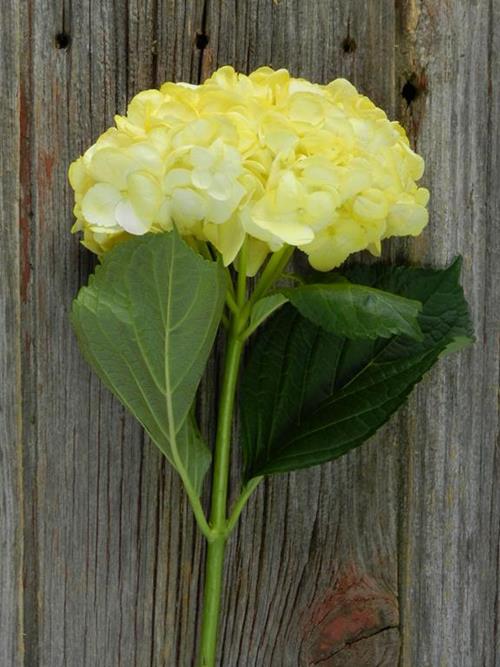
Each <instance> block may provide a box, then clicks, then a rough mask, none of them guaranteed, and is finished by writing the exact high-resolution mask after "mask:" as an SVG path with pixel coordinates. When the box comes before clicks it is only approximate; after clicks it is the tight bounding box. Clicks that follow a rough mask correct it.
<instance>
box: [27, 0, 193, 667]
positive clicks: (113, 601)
mask: <svg viewBox="0 0 500 667" xmlns="http://www.w3.org/2000/svg"><path fill="white" fill-rule="evenodd" d="M24 12H25V16H24V20H23V25H24V26H26V27H25V30H26V32H28V34H27V35H26V37H27V39H26V41H25V43H26V44H28V45H30V48H31V49H32V50H31V52H29V51H28V52H24V53H23V63H24V67H25V68H26V69H27V70H28V72H27V76H26V84H25V85H26V93H27V96H28V99H29V100H34V103H33V104H28V105H27V112H28V120H27V128H26V133H27V135H28V140H27V141H26V143H27V146H26V149H27V151H28V152H27V155H28V157H29V163H30V171H29V172H28V173H27V174H26V175H25V178H24V181H23V184H22V185H23V188H24V189H26V191H27V192H29V193H30V196H31V200H32V208H33V214H34V215H33V218H32V220H31V228H30V232H31V240H30V246H29V247H30V253H31V256H30V260H31V263H32V265H33V270H32V275H31V281H30V286H29V290H28V294H27V305H26V311H27V312H26V326H27V327H28V326H29V327H30V331H29V334H30V336H31V350H32V352H31V353H30V354H27V355H25V357H24V360H23V363H24V377H25V380H26V382H25V389H24V399H25V401H24V403H25V406H26V408H27V409H26V415H25V422H26V427H27V429H28V431H27V434H26V437H27V443H28V448H27V453H26V459H27V460H26V467H25V471H26V473H25V489H26V494H27V502H26V516H25V521H26V538H25V539H26V544H27V545H28V547H29V555H27V558H26V573H25V576H26V577H27V580H28V582H29V584H30V585H29V587H28V590H27V591H26V594H25V616H26V620H27V623H28V625H29V628H30V632H29V633H28V634H27V636H26V638H25V664H26V665H28V664H29V665H36V664H40V665H50V666H51V667H52V666H54V667H57V665H61V666H62V665H72V666H75V667H77V666H78V665H89V666H90V665H93V666H94V665H98V664H105V665H119V664H126V665H132V664H137V665H144V664H188V660H189V658H186V655H188V654H189V653H190V652H191V651H192V645H193V643H194V639H193V637H194V630H195V617H196V613H197V603H196V596H195V595H192V592H193V590H194V591H196V590H197V588H198V585H197V583H198V582H197V580H196V578H195V579H194V581H193V582H191V581H190V577H189V568H190V567H194V568H195V571H196V572H197V571H198V570H199V562H200V548H201V540H200V539H199V538H198V536H197V535H195V532H194V528H193V521H192V518H191V516H190V514H189V513H188V511H187V503H186V501H185V498H184V495H183V493H182V491H181V488H180V485H179V482H178V481H177V479H176V477H175V476H174V475H173V474H172V473H171V471H170V470H167V469H165V466H164V463H163V462H162V460H161V457H160V456H159V454H158V453H157V452H156V450H155V449H154V448H153V447H152V446H151V445H150V444H149V443H147V444H146V445H144V436H143V434H142V432H141V430H140V429H139V427H138V426H137V425H136V424H135V423H134V422H133V420H132V419H131V418H129V417H128V416H125V415H124V412H123V410H122V408H121V407H120V406H119V405H118V404H117V402H116V401H114V400H113V399H112V398H111V397H110V395H109V394H108V393H107V392H106V391H105V390H104V389H103V388H102V387H101V386H100V384H99V382H98V381H97V380H96V379H95V378H94V377H93V376H92V374H91V372H90V370H89V369H88V367H87V366H86V365H85V363H84V362H83V360H82V359H81V358H80V355H79V352H78V350H77V347H76V344H75V340H74V337H73V334H72V332H71V329H70V326H69V320H68V310H69V307H70V302H71V299H72V297H73V296H74V295H75V294H76V291H77V288H78V287H79V285H80V284H82V283H83V282H85V281H86V278H87V275H88V273H89V270H90V269H91V267H92V265H93V260H92V259H91V258H90V256H89V254H88V252H87V251H85V250H84V249H83V248H81V247H80V246H79V244H78V241H77V239H76V237H71V236H70V235H69V229H70V226H71V224H72V214H71V209H72V195H71V193H70V188H69V185H68V184H67V179H66V170H67V167H68V165H69V162H70V161H71V160H72V159H74V158H75V157H76V156H77V155H78V154H79V153H80V152H81V151H82V150H83V149H84V148H86V147H87V146H88V145H90V144H91V143H92V142H93V141H94V140H95V138H96V137H97V136H98V134H100V133H101V132H102V131H103V130H104V129H106V128H107V127H108V126H109V125H110V124H111V123H112V118H113V115H114V114H115V113H116V112H117V111H122V112H123V111H124V110H125V107H126V103H127V100H128V99H129V98H130V97H131V96H132V95H133V94H134V93H135V92H137V91H138V90H140V89H142V88H145V87H148V86H152V85H155V84H156V83H159V81H160V80H163V79H166V78H169V79H171V78H173V77H178V78H182V79H185V80H190V79H192V77H193V76H194V77H195V78H196V77H197V72H198V67H199V53H198V51H197V49H196V47H195V45H194V37H195V32H196V29H197V26H198V24H199V23H200V22H201V13H200V12H201V8H200V5H199V3H196V2H184V1H179V2H176V3H173V2H163V3H161V2H160V3H157V2H150V3H142V2H117V3H101V2H86V3H69V2H48V1H46V0H37V1H36V2H33V3H29V5H28V6H25V7H24ZM160 67H161V68H162V69H163V71H162V72H161V73H160ZM191 563H193V565H191ZM167 638H168V641H167Z"/></svg>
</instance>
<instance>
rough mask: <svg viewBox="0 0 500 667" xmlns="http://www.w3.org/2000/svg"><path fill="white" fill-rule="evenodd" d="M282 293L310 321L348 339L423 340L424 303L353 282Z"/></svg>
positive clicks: (296, 289) (291, 289) (305, 286)
mask: <svg viewBox="0 0 500 667" xmlns="http://www.w3.org/2000/svg"><path fill="white" fill-rule="evenodd" d="M282 293H283V294H284V295H285V296H287V297H288V299H289V300H290V302H291V303H292V304H293V305H294V306H295V307H296V308H297V310H299V312H300V313H301V314H302V315H303V316H304V317H307V319H309V320H311V322H314V324H317V325H318V326H320V327H322V328H323V329H325V330H326V331H331V332H332V333H336V334H337V335H338V336H346V337H347V338H379V337H383V338H388V337H390V336H393V335H394V334H406V335H407V336H410V337H411V338H415V339H417V340H422V332H421V331H420V327H419V324H418V320H417V316H418V313H419V311H420V310H421V307H422V304H421V303H420V302H419V301H415V300H413V299H406V298H404V297H401V296H398V295H397V294H392V293H391V292H385V291H383V290H380V289H376V288H374V287H367V286H366V285H353V284H351V283H349V282H336V283H334V284H325V283H321V284H316V285H303V286H301V287H295V288H285V289H283V290H282Z"/></svg>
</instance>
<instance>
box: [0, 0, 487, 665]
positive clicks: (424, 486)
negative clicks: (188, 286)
mask: <svg viewBox="0 0 500 667" xmlns="http://www.w3.org/2000/svg"><path fill="white" fill-rule="evenodd" d="M0 20H1V25H0V31H1V35H0V53H1V73H0V91H1V99H2V105H1V109H0V117H1V120H2V131H1V135H0V149H1V152H0V165H1V176H2V183H1V188H0V210H1V214H2V239H1V245H0V292H1V297H0V306H1V308H0V357H1V377H0V380H1V382H0V397H1V398H0V420H1V427H0V466H1V469H0V474H1V488H0V516H1V534H0V548H1V565H0V594H1V600H0V604H1V608H0V638H1V639H0V665H2V667H18V666H20V665H23V666H24V667H37V666H41V667H59V666H60V667H63V666H64V667H79V666H80V665H81V666H86V667H117V666H123V667H146V666H152V667H159V666H166V667H179V666H180V667H188V666H190V665H191V664H192V660H193V644H194V637H195V636H196V628H197V625H198V624H199V618H200V617H199V602H200V589H201V580H200V561H201V558H202V556H203V550H204V546H203V543H202V540H201V539H200V537H199V536H198V535H197V533H196V531H195V528H194V526H193V520H192V518H191V515H190V512H189V511H188V508H187V503H186V500H185V498H184V496H183V493H182V491H181V489H180V486H179V482H178V480H177V478H176V477H175V475H173V474H172V473H171V471H170V470H169V469H168V468H167V467H166V466H165V465H164V463H163V462H162V460H161V458H160V455H159V454H158V453H157V451H156V450H155V449H154V448H153V446H151V445H150V444H149V443H145V442H144V437H143V435H142V433H141V430H140V428H138V426H137V425H136V424H135V423H134V422H133V420H132V419H131V418H129V417H128V416H127V415H125V414H124V411H123V410H122V408H121V407H120V406H119V405H118V404H117V402H116V401H115V400H113V399H112V398H111V396H110V395H109V394H108V393H107V391H105V390H104V389H103V388H102V387H101V386H100V384H99V382H98V381H97V380H96V378H95V377H93V376H92V375H91V372H90V370H89V368H88V367H87V366H86V365H85V364H84V362H83V361H82V359H81V358H80V355H79V353H78V351H77V348H76V344H75V340H74V338H73V335H72V332H71V330H70V326H69V322H68V309H69V306H70V302H71V299H72V297H73V296H74V295H75V293H76V291H77V289H78V287H79V286H80V285H81V284H82V283H83V282H84V281H85V280H86V277H87V275H88V272H89V270H90V269H91V267H92V261H93V260H92V259H91V258H90V257H89V255H88V253H87V252H86V251H85V250H84V249H82V248H81V247H80V246H79V244H78V240H77V239H76V238H75V237H72V236H70V234H69V228H70V226H71V224H72V214H71V209H72V201H71V192H70V188H69V186H68V183H67V180H66V170H67V167H68V164H69V162H70V161H71V160H72V159H73V158H75V156H77V155H78V154H79V153H80V152H82V150H83V149H84V148H85V147H87V146H88V145H89V144H90V143H91V142H93V141H94V140H95V139H96V137H97V136H98V134H99V133H100V132H102V131H103V130H104V129H105V128H106V127H107V126H109V125H110V123H111V122H112V118H113V114H114V113H116V112H123V111H124V109H125V106H126V103H127V100H128V99H129V98H130V97H131V96H132V95H133V94H135V93H136V92H137V91H139V90H141V89H143V88H147V87H152V86H156V85H158V84H160V83H161V82H163V81H164V80H167V79H173V80H186V81H191V82H199V81H200V80H202V79H203V78H204V77H205V76H207V75H208V74H210V73H211V71H212V70H213V69H214V68H215V67H216V66H218V65H221V64H226V63H230V64H233V65H234V66H235V67H236V68H238V69H240V70H243V71H247V70H251V69H253V68H255V67H257V66H259V65H262V64H270V65H273V66H274V67H281V66H285V67H288V68H289V69H290V70H291V72H292V73H293V74H295V75H299V74H300V75H304V76H306V77H311V78H313V79H315V80H318V81H327V80H330V79H332V78H335V77H338V76H346V77H348V78H349V79H351V80H352V81H353V82H354V83H355V84H356V85H357V86H358V87H359V88H360V89H361V90H362V91H363V92H365V93H366V94H368V95H370V96H371V97H372V98H373V99H374V100H375V101H376V102H377V103H378V104H379V105H381V106H383V107H384V108H385V109H386V110H387V111H388V113H389V114H390V115H391V116H392V117H395V118H399V119H400V120H401V121H402V122H403V124H404V125H405V127H406V128H407V130H408V131H409V134H410V136H411V140H412V142H413V144H414V145H415V146H416V147H417V149H418V150H419V151H420V152H421V153H422V154H423V155H424V156H425V158H426V161H427V171H426V175H425V182H426V184H427V185H429V186H430V187H431V189H432V200H431V202H432V203H431V210H432V217H431V224H430V226H429V228H428V229H427V231H426V232H425V233H424V235H423V236H422V237H421V238H419V239H418V240H412V241H411V242H401V241H400V242H394V243H392V244H388V245H387V248H386V253H387V255H388V256H390V257H392V258H394V259H409V260H411V261H419V262H424V263H432V264H434V265H437V266H442V265H444V264H445V263H446V262H448V261H449V260H450V259H451V258H452V257H453V256H454V255H455V254H457V253H462V254H463V256H464V260H465V261H464V277H463V280H464V285H465V289H466V293H467V296H468V298H469V299H470V301H471V303H472V310H473V317H474V322H475V328H476V334H477V344H476V345H475V346H474V347H473V348H472V349H469V350H467V351H465V352H462V353H461V354H459V355H455V356H453V357H450V358H449V359H447V360H446V361H445V362H442V363H440V364H439V365H438V367H437V368H436V369H435V370H434V371H433V372H432V373H431V374H430V375H429V376H428V377H427V378H426V380H425V381H424V383H423V384H422V385H421V386H420V387H419V388H418V390H417V391H416V392H415V393H414V394H413V396H412V398H411V400H410V402H409V404H408V406H407V407H406V408H405V409H404V410H403V411H402V412H401V413H400V414H399V416H397V417H396V418H395V419H393V420H392V422H391V424H390V425H389V426H388V427H387V428H385V429H384V430H383V432H382V433H380V434H379V435H378V436H377V437H375V438H374V439H373V440H372V441H371V443H370V444H368V445H366V446H364V447H363V448H362V449H361V450H358V451H357V452H355V453H353V454H352V455H349V456H348V457H346V458H345V459H343V460H341V461H339V462H337V463H335V464H333V465H328V466H325V467H323V468H321V469H313V470H310V471H307V472H301V473H300V474H294V475H290V476H287V477H282V478H276V479H273V480H272V481H268V482H267V483H266V484H265V485H263V486H262V488H261V489H260V490H259V491H258V493H257V494H256V496H255V499H254V502H252V504H251V507H250V508H249V509H248V510H247V511H246V512H245V514H244V522H243V524H241V526H240V529H239V531H238V533H237V534H236V535H235V537H234V538H233V539H232V542H231V547H230V553H229V559H228V563H227V593H226V597H225V602H224V616H225V621H224V627H223V633H222V638H223V641H222V645H221V650H220V664H221V665H222V666H223V667H281V666H284V667H294V666H296V665H299V666H312V665H321V666H324V667H376V666H386V667H394V666H397V665H402V666H403V667H458V666H460V667H462V666H463V667H482V666H485V667H494V666H499V665H500V644H499V642H500V631H499V628H498V623H499V576H500V575H499V547H500V543H499V532H500V525H499V524H500V487H499V473H500V456H499V450H498V448H496V447H497V443H496V433H497V424H498V411H497V391H498V311H499V306H500V301H499V296H500V295H499V285H500V257H499V254H498V250H499V235H498V227H499V220H500V205H499V188H500V180H499V179H500V168H499V167H500V164H499V131H500V125H499V122H498V121H499V115H500V93H499V85H500V3H499V1H498V0H394V1H393V0H370V2H365V0H274V1H273V0H206V1H205V2H203V1H202V0H185V1H184V0H129V1H128V2H127V1H126V0H108V1H106V0H100V1H99V0H81V1H78V2H77V1H72V0H31V1H28V0H17V1H15V0H13V1H9V2H8V1H5V2H2V3H1V19H0ZM495 253H496V254H495ZM212 372H214V369H212ZM206 419H207V420H209V419H210V410H208V411H207V415H206Z"/></svg>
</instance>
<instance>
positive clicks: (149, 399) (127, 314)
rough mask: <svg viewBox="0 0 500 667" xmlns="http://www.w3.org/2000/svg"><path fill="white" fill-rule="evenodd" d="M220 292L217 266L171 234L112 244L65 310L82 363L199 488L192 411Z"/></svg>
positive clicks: (205, 452) (202, 468)
mask: <svg viewBox="0 0 500 667" xmlns="http://www.w3.org/2000/svg"><path fill="white" fill-rule="evenodd" d="M224 292H225V278H224V272H223V269H222V268H221V267H220V265H218V264H216V263H215V262H210V261H206V260H204V259H203V258H202V257H201V256H200V255H198V254H196V253H195V252H194V251H193V250H192V249H191V248H189V247H188V246H187V245H186V244H185V243H184V241H182V240H181V238H180V237H179V236H178V234H177V233H176V232H171V233H168V234H154V235H146V236H143V237H140V238H134V239H131V240H129V241H126V242H124V243H121V244H119V245H117V246H116V247H115V248H113V249H112V250H111V251H110V252H109V253H107V254H106V255H105V256H104V259H103V262H102V265H100V266H98V267H97V269H96V272H95V275H94V276H91V278H90V281H89V285H88V287H83V288H82V289H81V290H80V292H79V294H78V297H77V298H76V299H75V301H74V302H73V309H72V323H73V326H74V329H75V331H76V334H77V338H78V341H79V343H80V347H81V350H82V352H83V354H84V356H85V358H86V359H87V361H88V362H89V363H90V365H91V366H92V367H93V369H94V370H95V372H96V373H97V375H98V376H99V377H100V378H101V380H102V381H103V382H104V384H105V385H106V386H107V387H108V388H109V389H110V390H111V391H112V392H113V393H114V394H115V395H116V396H117V397H118V399H119V400H120V401H121V402H122V403H123V405H124V406H125V407H127V408H128V409H129V410H130V412H132V414H133V415H134V416H135V417H136V418H137V419H138V420H139V421H140V422H141V424H142V425H143V426H144V428H145V429H146V431H147V433H148V434H149V436H150V437H151V439H152V440H153V441H154V442H155V443H156V445H157V446H158V447H159V448H160V449H161V451H162V452H163V453H164V454H165V456H166V457H167V458H168V460H169V461H170V462H171V463H172V465H173V466H174V467H175V468H176V469H177V471H178V472H179V474H180V476H181V478H182V479H183V482H184V483H185V484H186V487H189V488H190V489H191V490H192V489H194V490H195V491H196V492H197V493H198V492H199V491H200V488H201V483H202V480H203V477H204V475H205V473H206V471H207V469H208V467H209V465H210V451H209V449H208V448H207V446H206V445H205V443H203V441H202V439H201V437H200V436H199V434H198V432H197V429H196V426H195V424H194V420H193V419H192V417H191V416H190V414H189V412H190V409H191V406H192V404H193V401H194V397H195V394H196V390H197V387H198V384H199V382H200V378H201V376H202V374H203V371H204V368H205V364H206V361H207V358H208V355H209V353H210V349H211V347H212V344H213V341H214V337H215V334H216V331H217V327H218V324H219V321H220V318H221V315H222V308H223V303H224Z"/></svg>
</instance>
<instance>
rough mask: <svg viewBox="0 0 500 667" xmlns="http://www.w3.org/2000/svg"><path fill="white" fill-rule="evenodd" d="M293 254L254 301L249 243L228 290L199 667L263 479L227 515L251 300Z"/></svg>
mask: <svg viewBox="0 0 500 667" xmlns="http://www.w3.org/2000/svg"><path fill="white" fill-rule="evenodd" d="M292 253H293V248H285V249H283V251H281V253H276V255H275V256H273V257H272V258H271V259H270V260H269V263H268V265H267V267H266V269H265V270H264V272H263V274H262V277H261V279H260V281H259V282H258V284H257V286H256V289H255V291H254V294H253V295H252V299H251V302H248V301H246V287H247V281H246V264H247V248H246V245H245V244H244V245H243V247H242V249H241V252H240V257H239V266H238V278H237V283H236V289H235V290H234V291H232V290H228V292H227V295H226V299H227V301H226V303H227V304H228V307H229V309H230V311H231V314H232V317H231V322H230V327H229V333H228V340H227V351H226V358H225V362H224V375H223V380H222V390H221V396H220V403H219V414H218V422H217V436H216V440H215V457H214V459H215V460H214V475H213V481H212V502H211V508H210V526H209V527H210V535H209V536H208V537H207V542H208V543H207V556H206V568H205V587H204V596H203V612H202V619H201V648H200V660H199V663H198V664H199V667H215V660H216V657H217V631H218V627H219V615H220V607H221V594H222V580H223V573H224V552H225V548H226V541H227V538H228V537H229V535H230V533H231V531H232V530H233V529H234V527H235V525H236V522H237V521H238V518H239V516H240V514H241V511H242V509H243V507H244V506H245V503H246V502H247V500H248V498H249V497H250V495H251V494H252V492H253V491H254V489H255V488H256V487H257V485H258V484H259V482H260V481H261V479H262V478H261V477H258V478H255V479H252V480H250V482H249V483H248V484H247V485H246V487H245V488H244V489H243V491H242V493H241V496H240V497H239V499H238V500H237V501H236V504H235V506H234V509H233V511H232V513H231V516H230V517H229V519H227V498H228V486H229V464H230V457H231V430H232V422H233V410H234V401H235V395H236V387H237V383H238V373H239V366H240V361H241V355H242V352H243V348H244V345H245V339H244V336H243V332H244V331H245V329H246V327H247V326H248V319H249V317H250V312H251V303H253V302H254V301H255V300H256V299H257V298H259V296H261V295H263V294H265V293H266V291H267V290H268V289H269V287H270V286H271V285H272V284H273V283H274V282H275V281H276V280H277V279H278V278H279V276H280V275H281V272H282V271H283V269H284V267H285V266H286V264H287V263H288V261H289V259H290V256H291V254H292Z"/></svg>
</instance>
